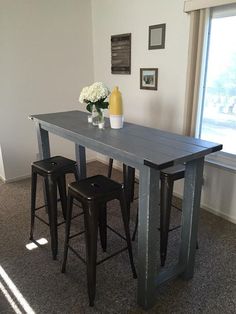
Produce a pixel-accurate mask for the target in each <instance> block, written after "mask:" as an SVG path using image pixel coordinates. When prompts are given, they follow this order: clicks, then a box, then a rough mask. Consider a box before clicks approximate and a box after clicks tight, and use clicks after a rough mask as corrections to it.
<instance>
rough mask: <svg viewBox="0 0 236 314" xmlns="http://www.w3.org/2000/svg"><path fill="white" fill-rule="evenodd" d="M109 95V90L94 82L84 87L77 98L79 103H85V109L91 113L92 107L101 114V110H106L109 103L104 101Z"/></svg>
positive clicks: (100, 83)
mask: <svg viewBox="0 0 236 314" xmlns="http://www.w3.org/2000/svg"><path fill="white" fill-rule="evenodd" d="M109 94H110V91H109V89H108V88H107V87H106V86H105V85H104V84H103V83H102V82H95V83H93V84H92V85H90V86H86V87H84V88H83V89H82V91H81V93H80V97H79V102H81V103H86V104H87V107H86V109H87V110H88V111H89V112H92V110H93V106H95V107H96V110H97V112H98V113H99V114H101V112H102V110H101V109H107V108H108V105H109V103H108V102H107V101H105V100H106V98H107V96H108V95H109Z"/></svg>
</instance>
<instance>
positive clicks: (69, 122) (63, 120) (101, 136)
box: [30, 111, 222, 170]
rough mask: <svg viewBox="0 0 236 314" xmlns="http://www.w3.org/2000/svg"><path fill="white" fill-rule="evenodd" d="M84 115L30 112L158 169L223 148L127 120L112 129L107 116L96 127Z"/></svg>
mask: <svg viewBox="0 0 236 314" xmlns="http://www.w3.org/2000/svg"><path fill="white" fill-rule="evenodd" d="M87 116H88V114H87V113H85V112H82V111H66V112H56V113H48V114H39V115H31V116H30V118H31V119H33V120H35V121H37V122H38V123H40V125H41V127H42V128H43V129H45V130H47V131H49V132H52V133H54V134H57V135H59V136H62V137H64V138H67V139H69V140H71V141H74V142H76V143H77V144H80V145H82V146H85V147H87V148H90V149H94V150H95V151H97V152H100V153H103V154H106V155H108V156H111V157H113V158H116V157H117V159H118V160H119V159H120V158H119V157H121V160H122V158H124V159H125V160H126V161H127V162H129V161H130V162H131V163H132V162H133V163H135V164H145V165H147V166H149V167H153V168H156V169H159V170H161V169H164V168H167V167H171V166H173V165H176V164H181V163H185V162H188V161H190V160H194V159H196V158H201V157H204V156H205V155H208V154H210V153H213V152H216V151H219V150H221V149H222V145H221V144H216V143H212V142H208V141H204V140H200V139H196V138H193V137H188V136H183V135H178V134H174V133H170V132H166V131H162V130H159V129H154V128H149V127H145V126H141V125H137V124H133V123H127V122H125V123H124V127H123V128H122V129H117V130H115V129H111V128H110V126H109V121H108V119H107V121H106V127H105V129H98V128H97V127H94V126H93V125H91V124H89V123H88V120H87Z"/></svg>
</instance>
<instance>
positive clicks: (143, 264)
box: [137, 166, 160, 309]
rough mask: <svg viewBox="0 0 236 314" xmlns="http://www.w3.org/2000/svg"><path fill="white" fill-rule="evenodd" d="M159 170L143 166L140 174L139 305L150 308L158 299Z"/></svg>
mask: <svg viewBox="0 0 236 314" xmlns="http://www.w3.org/2000/svg"><path fill="white" fill-rule="evenodd" d="M159 177H160V172H159V171H157V170H155V169H152V168H149V167H146V166H143V167H142V168H141V169H140V175H139V223H138V300H137V302H138V304H139V305H140V306H142V307H143V308H145V309H148V308H151V307H152V306H153V305H154V304H155V300H156V277H157V276H156V275H157V267H158V241H157V237H158V236H159V235H158V228H157V227H158V226H159V222H158V204H159Z"/></svg>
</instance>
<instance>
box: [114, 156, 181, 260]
mask: <svg viewBox="0 0 236 314" xmlns="http://www.w3.org/2000/svg"><path fill="white" fill-rule="evenodd" d="M112 165H113V159H112V158H110V159H109V167H108V177H111V174H112ZM130 168H131V167H127V166H125V165H123V178H124V182H126V183H125V186H128V191H127V200H128V201H133V199H134V182H135V171H134V169H133V168H131V169H130ZM184 175H185V167H184V165H178V166H173V167H169V168H167V169H164V170H161V172H160V180H161V188H160V258H161V266H164V265H165V260H166V254H167V246H168V234H169V231H172V230H175V229H176V228H178V227H180V226H176V227H175V228H172V229H170V214H171V206H172V196H173V186H174V181H176V180H179V179H182V178H184ZM178 209H179V208H178ZM180 210H181V209H180ZM137 227H138V211H137V216H136V222H135V228H134V232H133V237H132V240H133V241H134V240H135V235H136V232H137Z"/></svg>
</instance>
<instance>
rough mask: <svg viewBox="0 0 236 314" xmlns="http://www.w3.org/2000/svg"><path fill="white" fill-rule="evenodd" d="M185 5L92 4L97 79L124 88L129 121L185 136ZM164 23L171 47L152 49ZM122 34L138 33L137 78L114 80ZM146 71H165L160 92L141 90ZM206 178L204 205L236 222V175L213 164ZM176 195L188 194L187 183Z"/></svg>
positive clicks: (153, 1)
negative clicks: (116, 38) (114, 44)
mask: <svg viewBox="0 0 236 314" xmlns="http://www.w3.org/2000/svg"><path fill="white" fill-rule="evenodd" d="M183 6H184V0H176V1H173V0H166V1H161V0H149V1H142V0H130V1H126V0H119V1H110V0H92V12H93V15H92V17H93V35H94V64H95V68H94V73H95V80H96V81H98V80H99V81H103V82H105V83H106V84H107V85H108V86H109V87H110V88H113V87H114V86H115V85H118V86H119V87H120V90H121V92H122V95H123V101H124V113H125V119H126V120H128V121H131V122H136V123H139V124H144V125H148V126H151V127H156V128H160V129H163V130H168V131H173V132H176V133H182V131H183V126H184V95H185V83H186V67H187V53H188V35H189V16H188V15H187V14H185V13H183ZM161 23H166V48H165V49H161V50H148V26H149V25H155V24H161ZM122 33H132V53H131V75H112V74H111V69H110V67H111V45H110V36H111V35H115V34H122ZM141 67H151V68H152V67H157V68H158V69H159V82H158V91H146V90H140V89H139V69H140V68H141ZM98 158H99V159H101V160H104V158H103V156H101V155H98ZM204 177H205V184H204V186H203V190H202V206H203V207H205V208H206V209H208V210H210V211H213V212H215V213H216V214H218V215H221V216H223V217H224V218H227V219H229V220H231V221H233V222H235V223H236V206H235V204H236V176H235V173H233V172H229V171H226V170H224V169H223V168H217V167H215V166H211V165H209V164H207V165H205V170H204ZM175 193H176V194H178V195H181V194H182V182H180V183H177V184H176V185H175Z"/></svg>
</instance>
